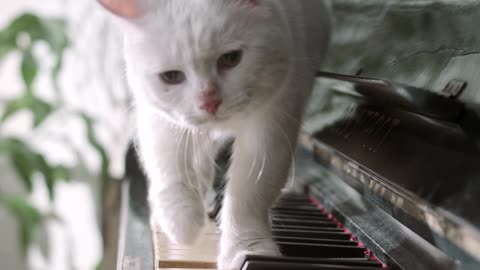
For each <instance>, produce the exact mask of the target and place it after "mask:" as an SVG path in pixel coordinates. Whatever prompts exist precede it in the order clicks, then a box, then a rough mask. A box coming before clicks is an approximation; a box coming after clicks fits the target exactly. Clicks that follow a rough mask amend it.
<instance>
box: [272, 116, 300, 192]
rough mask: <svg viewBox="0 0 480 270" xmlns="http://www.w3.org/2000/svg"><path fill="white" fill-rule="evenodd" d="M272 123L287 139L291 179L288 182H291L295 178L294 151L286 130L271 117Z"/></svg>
mask: <svg viewBox="0 0 480 270" xmlns="http://www.w3.org/2000/svg"><path fill="white" fill-rule="evenodd" d="M272 123H273V124H275V125H276V126H277V128H278V130H279V131H280V133H281V134H282V135H283V137H284V138H285V140H286V141H287V145H288V148H289V151H290V159H291V161H290V170H291V179H290V180H288V182H289V183H293V182H294V178H295V152H294V148H293V146H292V143H291V142H290V138H289V137H288V135H287V132H286V131H285V129H284V128H283V127H282V125H280V124H278V123H277V122H276V121H275V120H274V119H272Z"/></svg>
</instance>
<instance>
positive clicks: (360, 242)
mask: <svg viewBox="0 0 480 270" xmlns="http://www.w3.org/2000/svg"><path fill="white" fill-rule="evenodd" d="M359 2H362V3H359ZM332 9H333V16H334V19H335V22H336V27H337V28H336V29H335V33H336V34H335V36H334V40H333V44H334V45H335V46H333V47H334V52H333V53H332V55H330V56H329V59H328V61H327V65H326V67H325V70H326V71H323V72H319V73H318V81H317V85H316V87H315V91H314V93H313V96H312V100H311V104H310V107H309V108H308V110H307V113H306V115H305V121H304V122H305V124H304V126H303V129H302V133H301V136H300V138H299V144H298V147H297V150H296V153H295V160H294V167H295V170H294V177H293V178H292V179H294V180H293V181H292V182H291V183H289V184H288V186H287V188H286V189H285V192H284V194H283V195H282V196H281V197H280V199H279V200H278V202H277V203H276V204H275V205H274V206H273V207H272V209H271V213H270V215H271V221H272V229H273V233H274V237H275V241H276V242H277V243H278V245H279V247H280V249H281V251H282V254H283V256H281V257H264V256H256V255H252V256H248V257H247V258H246V260H245V262H244V264H243V266H242V270H273V269H276V270H297V269H298V270H302V269H303V270H307V269H308V270H323V269H341V270H346V269H358V270H360V269H363V270H374V269H392V270H400V269H401V270H410V269H412V270H413V269H414V270H427V269H428V270H433V269H439V270H451V269H465V270H478V269H480V106H479V104H480V98H477V97H480V85H479V83H478V82H477V81H478V79H477V78H478V75H479V74H478V67H480V58H479V57H477V55H475V54H476V53H475V48H480V41H479V42H477V41H475V40H473V39H474V38H473V37H474V36H475V35H474V34H476V33H475V32H470V33H469V32H468V29H472V22H475V21H478V19H476V18H480V16H479V15H480V4H477V3H475V1H465V3H462V4H452V3H449V2H448V1H447V2H445V1H405V0H404V1H383V0H382V1H380V0H378V1H377V0H372V1H348V0H346V1H338V2H337V1H335V3H332ZM345 14H349V15H351V16H346V15H345ZM420 25H421V26H423V27H419V26H420ZM353 30H354V31H353ZM352 33H357V35H353V34H352ZM340 49H341V50H342V51H343V52H345V53H342V51H339V50H340ZM327 71H328V72H327ZM227 152H228V151H225V152H223V153H221V154H219V156H218V163H219V164H220V165H221V166H220V168H219V170H218V171H217V181H216V183H215V189H214V190H213V191H212V192H211V196H210V197H209V199H210V204H211V208H210V211H209V217H210V218H211V224H210V227H209V229H208V230H207V232H206V234H205V236H204V238H202V240H201V241H200V244H199V245H198V246H197V247H192V248H190V249H184V248H182V247H176V246H174V245H171V244H169V243H168V241H166V239H165V237H164V236H163V235H162V233H161V232H158V231H156V230H155V229H152V228H151V226H150V224H149V218H148V216H149V210H148V205H147V203H146V179H145V176H144V175H143V173H142V171H141V170H140V168H139V164H138V161H137V157H136V154H135V151H134V149H133V148H131V149H130V151H129V152H128V154H127V159H126V175H125V179H124V181H123V188H122V207H121V209H122V213H121V226H120V235H119V244H118V258H117V269H119V270H120V269H121V270H139V269H141V270H144V269H164V270H165V269H172V270H173V269H176V270H180V269H214V268H215V256H216V252H217V248H218V246H217V244H216V240H217V239H218V231H217V229H216V222H217V220H218V217H219V213H220V211H219V210H220V209H221V201H222V196H221V190H222V188H223V186H224V183H223V182H222V181H220V179H221V176H222V174H223V173H224V170H225V169H226V162H225V161H226V160H227V159H228V154H226V153H227ZM222 164H223V165H222Z"/></svg>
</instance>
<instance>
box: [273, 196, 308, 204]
mask: <svg viewBox="0 0 480 270" xmlns="http://www.w3.org/2000/svg"><path fill="white" fill-rule="evenodd" d="M276 202H277V203H307V204H308V203H309V204H311V203H312V202H311V201H310V199H309V198H307V197H299V198H280V199H278V200H277V201H276Z"/></svg>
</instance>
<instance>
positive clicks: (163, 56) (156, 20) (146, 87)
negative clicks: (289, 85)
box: [124, 0, 286, 126]
mask: <svg viewBox="0 0 480 270" xmlns="http://www.w3.org/2000/svg"><path fill="white" fill-rule="evenodd" d="M150 8H151V9H152V12H148V13H147V15H146V16H144V17H143V18H141V19H139V20H137V21H136V22H135V23H134V25H133V27H127V28H128V29H126V31H124V33H125V48H124V50H125V55H126V64H127V76H128V79H129V83H130V85H131V88H132V91H133V94H134V95H135V96H137V97H139V98H141V99H143V100H144V101H147V102H148V104H149V105H153V106H155V109H157V110H158V111H160V112H161V113H162V114H164V115H167V116H168V117H169V118H170V119H172V120H173V121H175V122H177V123H179V124H182V125H186V126H204V125H212V124H216V123H223V122H225V121H228V120H229V119H231V118H232V117H235V116H239V115H242V114H243V113H245V112H248V111H251V110H255V109H256V108H257V107H259V106H261V105H262V103H264V102H265V101H266V99H268V98H269V97H270V96H272V95H274V93H272V92H271V91H275V87H273V86H274V85H275V83H276V82H278V81H279V78H282V76H285V75H286V74H285V73H286V70H285V61H286V59H285V57H284V54H285V53H284V51H283V50H284V48H281V46H276V44H270V43H271V42H269V38H270V35H273V34H275V30H274V29H272V28H271V27H267V25H268V19H269V14H268V11H267V10H265V9H264V8H263V7H262V6H261V5H259V4H258V3H257V2H256V1H242V0H222V1H220V0H213V1H212V0H169V1H165V0H164V1H161V0H157V2H156V4H154V6H151V7H150ZM280 81H281V80H280Z"/></svg>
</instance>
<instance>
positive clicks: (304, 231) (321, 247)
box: [153, 193, 386, 270]
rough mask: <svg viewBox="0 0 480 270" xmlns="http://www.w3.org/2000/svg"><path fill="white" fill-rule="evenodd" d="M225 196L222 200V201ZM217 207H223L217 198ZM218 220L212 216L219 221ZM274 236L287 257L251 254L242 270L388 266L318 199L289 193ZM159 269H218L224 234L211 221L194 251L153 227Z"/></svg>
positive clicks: (275, 212)
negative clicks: (365, 246) (343, 225)
mask: <svg viewBox="0 0 480 270" xmlns="http://www.w3.org/2000/svg"><path fill="white" fill-rule="evenodd" d="M219 198H221V197H219ZM215 203H217V204H219V203H221V201H220V200H217V201H216V202H215ZM218 208H219V207H213V209H216V211H215V212H216V214H217V215H216V216H215V215H213V214H212V213H211V214H210V216H211V218H213V219H214V220H218V213H219V211H218ZM270 212H271V213H270V214H271V221H272V232H273V236H274V240H275V242H276V243H277V244H278V245H279V247H280V250H281V252H282V255H283V256H282V257H268V256H256V255H250V256H247V258H246V259H245V262H244V263H243V266H242V268H241V269H242V270H324V269H338V270H347V269H348V270H375V269H377V270H378V269H382V268H386V267H385V266H384V265H383V264H382V263H380V262H379V261H378V260H377V259H376V258H375V257H374V256H373V255H372V254H371V252H369V251H368V250H367V249H366V248H364V247H363V245H362V244H361V243H359V242H358V241H357V240H356V238H355V237H354V236H352V235H351V234H350V233H349V232H348V230H346V229H345V228H343V227H342V225H341V224H340V223H339V222H337V220H336V219H335V218H334V217H333V216H332V215H331V214H329V213H328V212H327V211H326V210H325V209H323V208H322V207H321V206H320V205H319V204H318V203H316V202H315V201H314V200H313V199H310V198H309V197H307V196H306V195H301V194H292V193H290V194H285V195H283V196H282V197H281V198H280V199H279V201H278V202H277V203H276V204H275V205H274V207H273V208H272V209H271V211H270ZM153 233H154V242H155V258H156V259H155V261H156V262H158V263H157V267H158V269H162V270H166V269H170V270H181V269H190V270H192V269H216V268H215V267H216V256H217V253H218V241H219V237H220V234H219V231H218V229H217V227H216V223H214V222H213V221H211V222H210V223H209V224H208V226H207V230H206V231H205V233H204V235H202V236H201V237H200V240H199V242H198V243H197V244H196V245H194V246H193V247H187V248H186V247H182V246H177V245H174V244H171V243H169V241H168V239H167V237H166V236H165V235H164V234H163V233H162V232H159V231H158V230H156V229H155V228H153Z"/></svg>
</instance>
